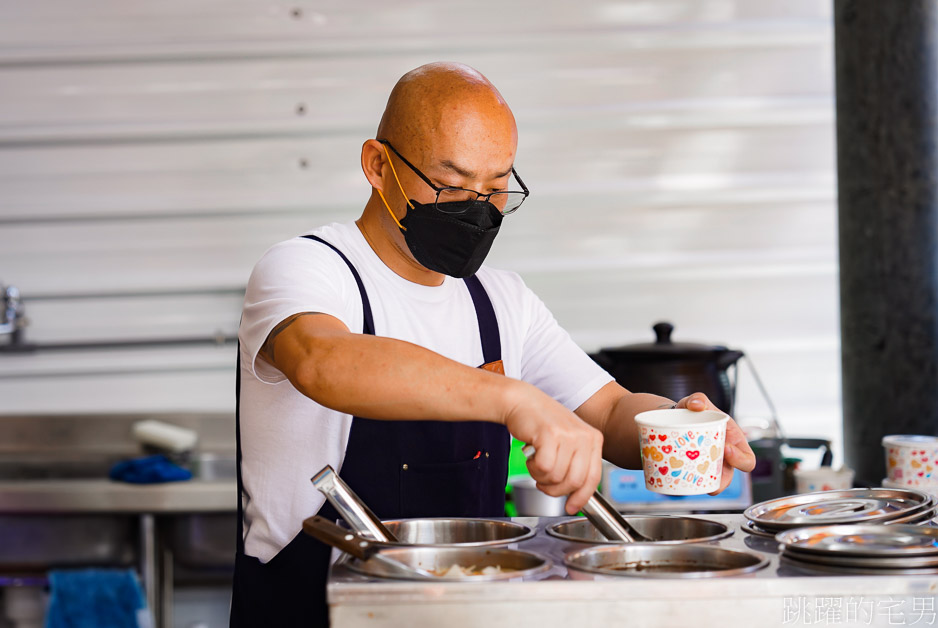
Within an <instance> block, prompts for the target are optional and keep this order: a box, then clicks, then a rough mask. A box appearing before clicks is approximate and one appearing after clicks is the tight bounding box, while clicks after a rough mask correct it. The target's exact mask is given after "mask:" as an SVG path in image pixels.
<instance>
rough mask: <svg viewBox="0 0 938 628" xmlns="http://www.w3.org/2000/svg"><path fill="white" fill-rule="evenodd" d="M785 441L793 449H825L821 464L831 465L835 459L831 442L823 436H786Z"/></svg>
mask: <svg viewBox="0 0 938 628" xmlns="http://www.w3.org/2000/svg"><path fill="white" fill-rule="evenodd" d="M784 443H785V444H786V445H788V446H789V447H791V448H792V449H823V450H824V453H823V454H821V466H822V467H829V466H831V462H833V460H834V452H832V451H831V442H830V441H829V440H826V439H823V438H786V439H785V441H784Z"/></svg>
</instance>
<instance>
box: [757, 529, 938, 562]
mask: <svg viewBox="0 0 938 628" xmlns="http://www.w3.org/2000/svg"><path fill="white" fill-rule="evenodd" d="M775 540H776V541H778V542H779V543H780V544H781V547H782V549H783V550H784V549H787V548H789V547H791V548H793V549H796V550H797V551H798V552H799V553H811V554H816V555H830V554H834V555H839V556H864V557H871V556H872V557H877V556H882V557H891V558H895V557H897V556H936V557H938V528H931V527H926V526H913V525H902V524H899V525H890V526H883V525H837V526H820V527H812V528H798V529H795V530H786V531H785V532H780V533H778V534H777V535H776V537H775Z"/></svg>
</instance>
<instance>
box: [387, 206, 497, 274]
mask: <svg viewBox="0 0 938 628" xmlns="http://www.w3.org/2000/svg"><path fill="white" fill-rule="evenodd" d="M410 205H411V206H410V207H408V209H407V215H406V216H404V218H402V219H401V221H400V226H401V227H402V230H401V231H402V232H403V234H404V241H405V242H406V243H407V247H408V248H409V249H410V252H411V253H412V254H413V256H414V258H415V259H416V260H417V261H418V262H420V264H421V265H422V266H424V267H425V268H428V269H430V270H432V271H436V272H438V273H443V274H444V275H449V276H450V277H458V278H464V277H470V276H472V275H474V274H475V273H476V271H477V270H479V267H480V266H481V265H482V261H483V260H484V259H485V256H486V255H488V252H489V249H491V248H492V242H493V241H494V240H495V236H496V235H498V228H499V227H500V226H501V224H502V218H504V216H502V213H501V212H500V211H498V210H497V209H496V208H495V205H493V204H492V203H490V202H488V201H478V200H476V201H457V202H451V203H440V206H442V207H444V208H445V209H447V210H448V211H449V212H450V213H447V212H444V211H440V210H439V209H437V208H436V204H434V203H418V202H417V201H415V200H413V199H411V201H410Z"/></svg>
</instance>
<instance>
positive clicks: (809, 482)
mask: <svg viewBox="0 0 938 628" xmlns="http://www.w3.org/2000/svg"><path fill="white" fill-rule="evenodd" d="M848 488H853V469H849V468H847V467H841V468H839V469H832V468H831V467H820V468H818V469H795V491H796V492H798V493H813V492H815V491H839V490H846V489H848Z"/></svg>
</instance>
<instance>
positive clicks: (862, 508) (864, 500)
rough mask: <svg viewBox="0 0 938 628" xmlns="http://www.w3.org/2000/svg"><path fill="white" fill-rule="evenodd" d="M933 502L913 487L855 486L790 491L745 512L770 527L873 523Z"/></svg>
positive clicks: (744, 513)
mask: <svg viewBox="0 0 938 628" xmlns="http://www.w3.org/2000/svg"><path fill="white" fill-rule="evenodd" d="M930 504H931V498H930V497H929V496H928V495H927V494H925V493H923V492H921V491H915V490H912V489H892V488H855V489H848V490H842V491H818V492H816V493H803V494H800V495H789V496H786V497H780V498H778V499H771V500H769V501H765V502H761V503H759V504H755V505H753V506H750V507H749V508H747V509H746V510H745V511H744V512H743V515H744V516H745V517H746V518H747V519H749V520H750V521H753V522H755V523H756V524H757V525H759V526H760V527H761V528H763V529H766V530H788V529H791V528H800V527H804V526H816V525H834V524H848V523H855V524H858V523H873V522H883V521H887V520H890V519H897V518H899V517H902V516H905V515H910V514H912V513H913V512H918V511H921V510H923V509H925V508H927V507H928V506H929V505H930Z"/></svg>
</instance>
